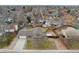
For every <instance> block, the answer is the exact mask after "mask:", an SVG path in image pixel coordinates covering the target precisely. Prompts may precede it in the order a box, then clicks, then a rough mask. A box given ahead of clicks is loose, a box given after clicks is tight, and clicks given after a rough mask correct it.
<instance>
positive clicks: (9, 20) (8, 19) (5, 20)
mask: <svg viewBox="0 0 79 59" xmlns="http://www.w3.org/2000/svg"><path fill="white" fill-rule="evenodd" d="M13 22H14V19H13V18H12V17H5V18H4V23H7V24H11V23H13Z"/></svg>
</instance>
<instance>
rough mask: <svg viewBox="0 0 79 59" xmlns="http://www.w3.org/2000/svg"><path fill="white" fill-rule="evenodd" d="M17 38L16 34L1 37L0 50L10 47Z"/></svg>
mask: <svg viewBox="0 0 79 59" xmlns="http://www.w3.org/2000/svg"><path fill="white" fill-rule="evenodd" d="M15 36H16V35H15V34H14V33H7V34H6V35H5V36H1V37H0V48H5V47H7V46H9V45H10V43H11V42H12V41H13V38H14V37H15Z"/></svg>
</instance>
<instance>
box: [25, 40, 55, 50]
mask: <svg viewBox="0 0 79 59" xmlns="http://www.w3.org/2000/svg"><path fill="white" fill-rule="evenodd" d="M55 48H56V46H55V43H54V42H50V41H49V40H42V41H41V42H37V41H36V42H35V40H33V39H28V40H27V44H26V45H25V49H39V50H41V49H55Z"/></svg>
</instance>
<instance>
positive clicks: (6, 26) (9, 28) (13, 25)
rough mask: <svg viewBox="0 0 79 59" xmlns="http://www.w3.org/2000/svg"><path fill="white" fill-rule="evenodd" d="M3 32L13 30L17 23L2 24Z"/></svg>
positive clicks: (16, 28) (15, 28) (15, 29)
mask: <svg viewBox="0 0 79 59" xmlns="http://www.w3.org/2000/svg"><path fill="white" fill-rule="evenodd" d="M3 28H4V31H5V32H15V31H17V30H18V25H15V24H10V25H4V26H3Z"/></svg>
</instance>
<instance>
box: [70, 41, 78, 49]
mask: <svg viewBox="0 0 79 59" xmlns="http://www.w3.org/2000/svg"><path fill="white" fill-rule="evenodd" d="M69 48H70V49H79V41H76V40H74V41H72V42H70V43H69Z"/></svg>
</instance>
